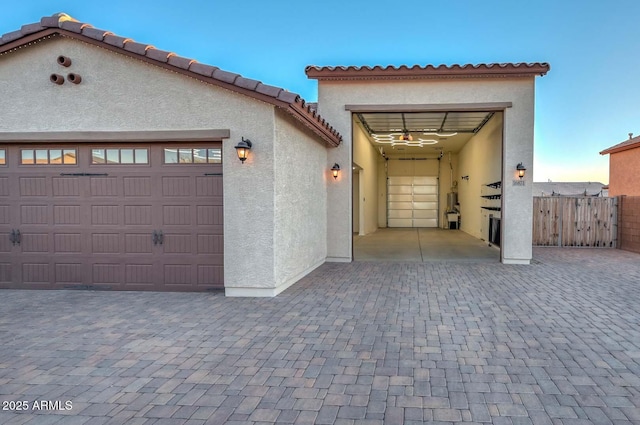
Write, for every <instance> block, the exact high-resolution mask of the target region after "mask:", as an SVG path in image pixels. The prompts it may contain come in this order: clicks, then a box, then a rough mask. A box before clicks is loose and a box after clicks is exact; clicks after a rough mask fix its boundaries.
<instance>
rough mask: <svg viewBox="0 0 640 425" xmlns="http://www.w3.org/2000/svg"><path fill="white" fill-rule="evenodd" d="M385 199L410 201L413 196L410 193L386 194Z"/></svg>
mask: <svg viewBox="0 0 640 425" xmlns="http://www.w3.org/2000/svg"><path fill="white" fill-rule="evenodd" d="M387 199H388V200H389V201H391V202H411V201H413V197H412V196H411V195H387Z"/></svg>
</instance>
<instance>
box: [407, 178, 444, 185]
mask: <svg viewBox="0 0 640 425" xmlns="http://www.w3.org/2000/svg"><path fill="white" fill-rule="evenodd" d="M409 178H410V177H409ZM412 183H413V185H414V186H438V177H436V176H415V177H413V182H412Z"/></svg>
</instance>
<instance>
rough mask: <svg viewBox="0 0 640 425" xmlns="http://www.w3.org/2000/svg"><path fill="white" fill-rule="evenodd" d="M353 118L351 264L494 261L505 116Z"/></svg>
mask: <svg viewBox="0 0 640 425" xmlns="http://www.w3.org/2000/svg"><path fill="white" fill-rule="evenodd" d="M353 112H354V113H353V114H352V123H353V125H352V128H353V167H352V171H353V211H352V213H353V223H352V225H353V258H354V260H356V261H358V260H362V261H366V260H393V261H398V260H404V261H422V262H429V261H445V262H446V261H495V262H497V261H500V245H501V241H500V239H501V238H500V235H501V231H500V230H501V220H500V218H501V209H502V200H501V198H502V184H501V175H502V145H503V115H504V114H503V112H502V111H491V110H471V111H469V110H459V111H406V112H405V111H399V112H398V111H383V112H380V111H371V112H370V111H362V112H359V111H353Z"/></svg>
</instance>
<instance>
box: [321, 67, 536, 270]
mask: <svg viewBox="0 0 640 425" xmlns="http://www.w3.org/2000/svg"><path fill="white" fill-rule="evenodd" d="M488 102H511V103H512V107H511V108H508V109H507V110H506V111H505V126H504V138H505V143H504V144H505V146H504V152H503V158H504V164H505V167H504V170H503V174H502V180H503V182H504V189H503V204H504V206H503V211H502V220H503V229H504V233H503V234H504V239H505V241H504V243H503V247H502V257H503V259H502V260H503V261H504V262H505V263H528V262H529V261H530V259H531V252H532V249H531V231H532V228H531V226H532V211H531V205H532V201H531V200H532V187H531V186H532V185H531V183H532V180H531V178H532V176H533V172H532V164H533V122H534V78H533V77H531V78H519V79H509V78H504V79H476V78H470V79H452V80H412V81H374V80H367V81H319V82H318V111H319V113H320V114H321V115H322V116H323V117H324V118H325V119H327V120H328V121H329V122H330V123H331V124H332V125H333V126H334V127H335V128H336V129H337V130H338V131H339V132H340V133H341V134H342V135H343V137H344V142H343V144H342V145H341V146H340V147H339V148H338V149H335V150H332V152H331V154H330V161H335V162H339V163H349V164H350V163H351V162H352V158H351V144H352V141H351V137H350V134H351V112H350V111H347V110H345V105H347V104H350V105H358V104H360V105H370V104H377V105H399V104H402V105H406V104H414V105H421V104H452V103H453V104H460V103H466V104H474V103H488ZM445 109H446V108H445ZM519 162H523V164H525V166H527V168H528V169H529V170H528V172H527V175H526V177H525V179H524V181H525V185H524V186H514V185H512V183H511V182H512V180H514V179H517V178H516V177H515V166H516V164H517V163H519ZM341 183H342V184H341V185H339V186H336V187H334V188H331V190H330V191H329V193H328V203H329V205H331V206H332V208H331V209H329V210H328V215H329V217H328V234H327V237H328V242H327V252H328V254H327V255H328V258H329V259H332V260H335V261H351V248H352V241H351V215H350V212H351V203H352V200H351V196H350V191H351V176H350V175H346V176H345V178H344V181H342V182H341Z"/></svg>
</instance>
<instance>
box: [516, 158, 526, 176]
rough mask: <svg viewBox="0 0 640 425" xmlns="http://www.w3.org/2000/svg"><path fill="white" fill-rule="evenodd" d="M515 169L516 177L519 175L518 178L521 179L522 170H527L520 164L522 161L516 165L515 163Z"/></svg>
mask: <svg viewBox="0 0 640 425" xmlns="http://www.w3.org/2000/svg"><path fill="white" fill-rule="evenodd" d="M516 170H518V177H520V179H522V178H523V177H524V172H525V171H527V169H526V168H525V166H524V165H522V162H520V163H518V165H516Z"/></svg>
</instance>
